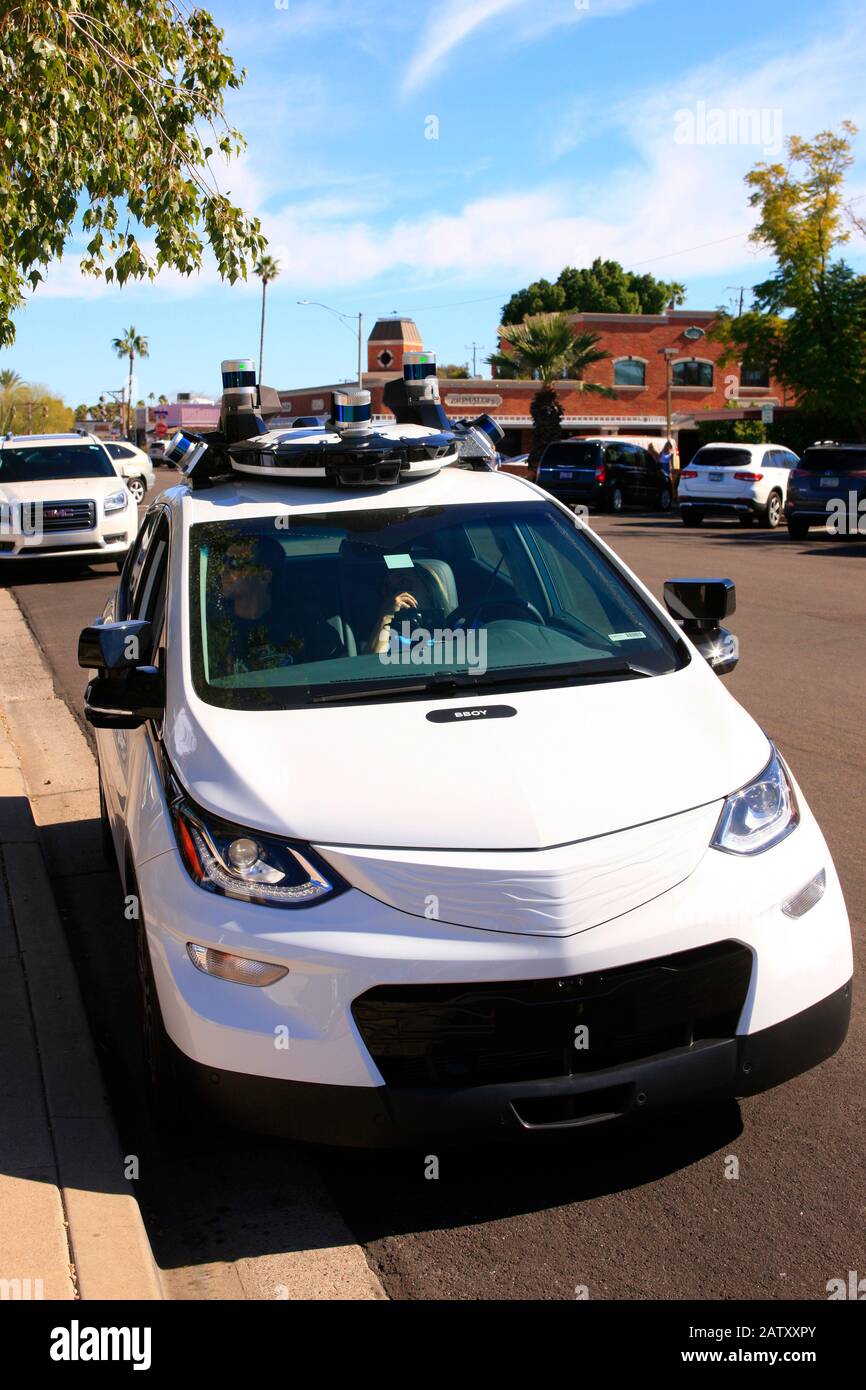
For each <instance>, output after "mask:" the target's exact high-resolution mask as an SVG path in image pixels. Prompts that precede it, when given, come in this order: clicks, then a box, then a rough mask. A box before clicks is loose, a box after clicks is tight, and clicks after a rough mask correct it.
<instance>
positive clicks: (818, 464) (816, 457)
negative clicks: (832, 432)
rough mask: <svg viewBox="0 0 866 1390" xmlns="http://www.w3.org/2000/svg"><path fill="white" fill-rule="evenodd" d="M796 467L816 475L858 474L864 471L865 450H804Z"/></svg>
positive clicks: (865, 461) (843, 448)
mask: <svg viewBox="0 0 866 1390" xmlns="http://www.w3.org/2000/svg"><path fill="white" fill-rule="evenodd" d="M797 466H798V467H799V468H805V469H808V470H809V471H810V472H818V473H820V472H828V473H850V472H859V471H861V470H864V469H866V448H863V449H854V448H845V446H844V445H842V446H840V447H839V448H837V449H806V450H805V452H804V454H803V457H802V459H801V460H800V462H799V464H798V465H797Z"/></svg>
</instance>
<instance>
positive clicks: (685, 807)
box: [79, 372, 852, 1146]
mask: <svg viewBox="0 0 866 1390" xmlns="http://www.w3.org/2000/svg"><path fill="white" fill-rule="evenodd" d="M227 375H228V377H229V383H231V382H232V381H233V380H235V381H240V377H241V376H242V375H243V374H242V373H239V372H238V373H235V374H234V376H233V375H232V373H227ZM224 380H225V377H224ZM252 380H253V381H254V377H253V378H252ZM242 384H243V383H240V384H239V385H238V387H237V389H238V390H240V389H241V386H242ZM229 389H234V388H232V387H231V385H230V386H229ZM262 391H264V388H262ZM355 411H356V408H355V407H353V406H351V405H350V406H349V407H348V408H347V409H342V410H338V409H337V408H336V407H335V417H336V418H337V423H336V425H335V426H334V427H333V428H332V429H331V430H330V432H329V431H328V430H327V429H325V430H322V429H319V430H317V431H310V432H309V434H308V435H307V436H306V437H305V438H304V437H302V432H299V431H297V430H296V431H290V432H287V433H286V434H284V435H275V434H273V433H267V432H264V433H259V435H258V436H257V437H256V438H255V439H243V438H241V439H240V442H236V443H235V444H233V445H229V446H227V447H225V448H223V446H222V445H221V444H220V442H219V439H217V440H216V441H215V440H214V437H212V438H211V442H210V443H208V442H207V441H198V442H197V443H196V442H192V443H190V441H187V442H186V443H184V444H183V445H182V447H183V448H186V449H188V451H189V452H192V453H194V454H196V455H197V456H198V457H199V458H201V456H202V453H203V451H206V450H207V451H209V453H210V455H213V456H215V457H216V458H217V460H218V463H219V465H220V466H225V467H224V468H223V472H222V473H221V472H220V466H215V467H214V468H213V469H212V470H211V472H210V474H208V473H207V472H206V473H204V474H202V475H198V474H197V472H196V469H197V468H198V467H199V465H198V464H196V465H195V468H193V471H192V472H191V474H190V476H189V477H188V479H187V481H185V482H184V483H181V484H180V485H178V486H175V487H173V488H171V489H169V490H168V491H167V492H165V493H164V494H163V495H162V496H161V497H159V498H158V499H157V500H155V501H154V503H153V504H152V505H151V507H150V509H149V511H148V513H147V515H146V517H145V520H144V523H143V526H142V528H141V531H140V533H139V535H138V538H137V540H136V542H135V545H134V547H133V549H132V552H131V554H130V556H129V559H128V562H127V564H126V567H125V569H124V572H123V575H122V578H121V582H120V586H119V588H118V590H117V592H116V594H115V595H114V596H113V597H112V599H111V600H110V602H109V604H108V606H107V608H106V610H105V612H104V615H103V620H102V621H100V622H98V623H97V624H95V625H94V626H93V627H91V628H89V629H86V630H85V631H84V632H83V633H82V635H81V639H80V646H79V659H80V661H81V664H82V665H83V666H85V667H87V668H89V669H92V670H94V671H95V672H96V674H95V675H94V676H93V678H92V679H91V682H90V685H89V686H88V691H87V699H86V705H87V713H88V718H89V719H90V720H91V722H92V723H93V724H94V726H95V727H96V730H97V734H96V737H97V744H98V752H99V766H100V782H101V790H102V798H103V817H104V821H105V824H106V828H107V831H108V832H110V839H111V842H112V843H113V846H114V849H115V851H116V854H117V859H118V864H119V868H120V872H121V874H122V877H123V881H124V888H125V892H126V893H127V894H128V895H131V897H132V899H133V900H134V901H135V902H136V903H137V910H138V916H137V923H136V930H137V932H138V949H139V974H140V1007H141V1021H142V1030H143V1036H144V1039H145V1044H146V1053H147V1059H148V1074H149V1077H150V1081H151V1085H152V1088H153V1091H154V1094H155V1096H156V1099H157V1101H158V1103H159V1105H160V1106H161V1107H162V1108H163V1109H164V1110H168V1111H171V1110H172V1108H174V1109H175V1110H176V1111H177V1112H179V1113H188V1112H189V1111H190V1109H191V1107H192V1105H193V1103H194V1102H196V1101H198V1100H201V1099H202V1098H206V1100H207V1102H208V1104H209V1105H210V1106H211V1107H212V1108H215V1109H217V1110H218V1111H220V1112H221V1113H222V1114H223V1115H224V1116H226V1117H228V1118H230V1119H231V1120H233V1121H236V1122H240V1123H243V1124H245V1125H249V1126H250V1127H254V1128H256V1129H261V1130H266V1131H270V1132H273V1133H280V1134H283V1135H288V1136H292V1137H296V1138H301V1139H306V1140H312V1141H317V1142H322V1143H333V1144H355V1145H370V1146H382V1145H388V1144H393V1143H405V1142H412V1141H425V1142H426V1141H427V1140H429V1139H431V1138H435V1137H438V1138H447V1137H449V1136H450V1137H451V1138H453V1139H461V1140H472V1139H484V1138H502V1137H508V1136H512V1135H513V1136H518V1135H529V1134H532V1133H549V1132H551V1131H557V1130H560V1129H562V1130H568V1129H571V1128H573V1127H575V1126H583V1125H596V1124H601V1123H607V1122H611V1121H622V1120H626V1119H630V1118H634V1117H637V1116H642V1115H647V1114H651V1113H657V1112H659V1111H660V1110H663V1109H664V1108H666V1107H683V1106H690V1105H697V1104H703V1103H707V1102H715V1101H718V1100H721V1099H725V1098H731V1097H739V1096H746V1095H751V1094H753V1093H755V1092H758V1091H762V1090H764V1089H766V1088H768V1087H771V1086H774V1085H776V1084H778V1083H779V1082H781V1081H784V1080H786V1079H787V1078H789V1077H792V1076H795V1075H797V1074H798V1073H800V1072H802V1071H804V1070H806V1069H807V1068H809V1067H812V1066H815V1065H816V1064H817V1063H819V1062H821V1061H822V1060H824V1059H825V1058H827V1057H828V1056H830V1055H831V1054H832V1053H833V1052H834V1051H836V1049H837V1048H838V1047H839V1046H840V1045H841V1043H842V1041H843V1039H844V1037H845V1034H846V1031H847V1027H848V1019H849V1012H850V1003H851V993H850V991H851V976H852V952H851V939H850V932H849V926H848V919H847V915H846V910H845V905H844V902H843V898H842V892H841V889H840V886H839V880H838V878H837V875H836V871H835V869H834V866H833V862H832V860H831V858H830V854H829V852H828V849H827V845H826V843H825V841H824V838H823V836H822V834H821V831H820V829H819V827H818V825H817V824H816V821H815V819H814V817H813V815H812V813H811V811H810V810H809V807H808V805H807V804H806V801H805V799H804V797H803V794H802V792H801V790H800V788H799V787H798V785H797V783H796V781H795V779H794V776H793V774H792V772H791V770H790V768H789V767H788V766H787V764H786V763H785V761H784V760H783V758H782V756H781V755H780V753H779V752H778V750H777V749H776V748H775V747H774V746H773V744H772V743H771V741H770V740H769V738H768V737H767V735H766V734H765V733H764V732H763V731H762V730H761V729H760V728H759V726H758V725H757V724H756V723H755V722H754V720H753V719H752V718H751V717H750V716H749V715H748V714H747V713H746V711H745V710H744V709H742V708H741V706H740V705H738V704H737V702H736V701H735V700H734V699H733V698H732V697H731V695H730V694H729V693H728V692H727V691H726V689H725V687H724V685H723V682H722V681H721V680H720V679H719V674H720V673H724V672H725V671H726V670H730V669H731V668H732V666H733V665H734V664H735V662H736V659H737V643H736V639H735V638H734V637H733V636H732V635H731V634H730V633H729V632H728V631H727V630H726V629H725V628H723V627H721V626H720V620H721V619H722V618H724V617H725V616H726V615H727V614H728V613H730V612H731V611H733V606H734V596H733V586H732V585H731V583H730V581H728V580H706V579H696V580H688V579H673V580H671V581H669V583H668V585H667V586H666V591H665V597H666V603H667V609H668V610H669V611H666V608H665V607H662V606H661V605H660V604H659V603H658V602H657V601H656V600H655V599H654V598H653V596H652V595H651V594H650V593H649V591H648V590H647V589H646V588H645V586H644V585H643V584H642V583H641V582H640V580H639V579H638V578H637V577H636V576H635V575H634V574H632V573H631V571H630V570H629V569H628V568H627V567H626V566H625V565H624V564H623V563H622V562H621V561H620V560H619V559H618V557H617V556H616V555H615V554H614V553H613V552H612V551H611V550H610V548H609V547H608V546H606V545H605V544H604V543H603V542H602V541H601V540H600V539H599V538H598V537H597V536H595V535H593V533H592V532H591V530H590V529H589V528H588V526H587V525H586V524H585V523H584V522H583V521H582V520H579V519H578V518H576V517H575V516H574V515H573V514H572V513H570V512H569V511H568V510H567V509H566V508H565V507H564V506H563V505H561V504H560V503H558V502H557V501H556V500H554V499H553V498H551V497H550V496H549V495H548V494H546V493H545V492H543V491H542V490H541V489H540V488H539V487H537V486H536V485H534V484H533V483H531V482H528V481H526V480H524V479H520V478H516V477H512V476H509V475H508V474H506V473H503V472H501V471H498V472H492V471H489V469H488V470H485V469H483V468H478V467H475V468H473V467H468V468H467V467H464V466H460V464H459V463H458V460H457V455H456V452H455V448H454V441H453V438H450V437H449V435H448V434H447V432H445V431H439V432H437V431H436V430H435V428H433V427H431V425H430V424H429V416H428V417H425V416H424V413H423V412H422V421H421V423H420V424H419V423H417V417H416V420H415V423H411V422H410V423H406V420H409V419H410V417H411V412H407V414H406V415H405V416H404V417H403V420H402V421H401V417H400V415H399V414H398V424H397V425H395V426H392V427H386V428H385V429H383V430H381V431H380V432H379V434H378V435H376V436H375V437H371V436H370V427H369V424H368V425H367V426H366V430H367V435H366V436H365V435H364V428H363V425H362V423H360V422H359V421H358V420H357V419H354V418H353V415H354V414H355ZM357 413H358V414H360V413H361V412H360V410H358V411H357ZM229 416H230V412H228V413H227V418H226V432H225V436H224V437H222V438H223V443H224V442H225V440H226V439H228V440H230V439H231V437H232V435H234V437H235V439H236V440H237V439H238V436H239V433H240V434H242V433H243V429H242V428H241V427H239V426H237V424H236V425H235V426H234V427H233V428H232V429H229V425H230V424H231V420H230V418H229ZM425 418H427V419H428V423H427V424H426V425H425V423H424V420H425ZM244 428H245V427H244ZM289 435H291V436H292V438H291V439H289ZM672 710H675V711H676V728H677V733H676V739H675V741H673V742H671V743H670V744H666V743H665V742H663V741H661V740H659V739H655V738H647V729H648V728H659V727H666V726H669V725H670V714H671V711H672ZM611 729H616V731H617V732H616V737H615V738H611V737H610V736H609V735H610V730H611ZM600 730H604V734H603V736H601V735H598V734H597V733H596V732H595V731H600Z"/></svg>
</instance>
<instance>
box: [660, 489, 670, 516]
mask: <svg viewBox="0 0 866 1390" xmlns="http://www.w3.org/2000/svg"><path fill="white" fill-rule="evenodd" d="M672 502H673V496H672V494H671V490H670V488H669V487H663V488H662V490H661V492H660V493H659V511H660V512H669V511H670V509H671V503H672Z"/></svg>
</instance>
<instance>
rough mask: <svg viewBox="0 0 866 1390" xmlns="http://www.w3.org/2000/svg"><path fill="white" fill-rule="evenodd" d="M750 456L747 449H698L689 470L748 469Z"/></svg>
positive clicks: (724, 447) (750, 460)
mask: <svg viewBox="0 0 866 1390" xmlns="http://www.w3.org/2000/svg"><path fill="white" fill-rule="evenodd" d="M751 462H752V455H751V454H750V453H749V450H748V449H737V448H734V447H733V446H732V447H731V448H728V447H727V446H722V447H719V448H714V449H710V448H704V449H698V452H697V453H696V454H695V456H694V458H693V459H692V461H691V463H690V464H689V468H749V467H750V466H751Z"/></svg>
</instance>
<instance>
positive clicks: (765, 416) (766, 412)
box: [761, 405, 773, 425]
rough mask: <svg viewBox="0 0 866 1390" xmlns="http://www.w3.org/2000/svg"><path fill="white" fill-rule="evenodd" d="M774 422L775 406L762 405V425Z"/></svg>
mask: <svg viewBox="0 0 866 1390" xmlns="http://www.w3.org/2000/svg"><path fill="white" fill-rule="evenodd" d="M772 423H773V407H772V406H771V405H762V406H761V424H762V425H772Z"/></svg>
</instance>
